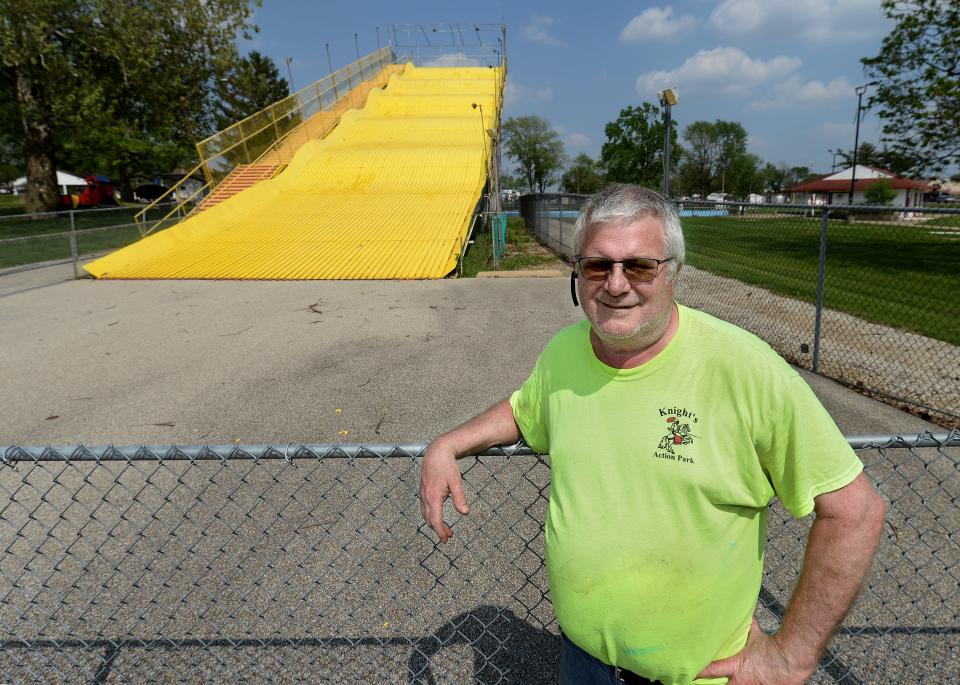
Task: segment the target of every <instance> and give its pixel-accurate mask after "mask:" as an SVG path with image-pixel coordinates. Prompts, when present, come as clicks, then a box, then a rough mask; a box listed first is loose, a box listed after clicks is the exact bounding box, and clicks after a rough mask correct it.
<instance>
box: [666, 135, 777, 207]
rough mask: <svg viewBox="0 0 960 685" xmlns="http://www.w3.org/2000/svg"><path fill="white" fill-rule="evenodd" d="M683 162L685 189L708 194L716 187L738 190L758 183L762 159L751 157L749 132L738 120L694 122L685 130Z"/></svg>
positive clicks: (682, 185)
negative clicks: (748, 141)
mask: <svg viewBox="0 0 960 685" xmlns="http://www.w3.org/2000/svg"><path fill="white" fill-rule="evenodd" d="M683 139H684V141H685V143H686V145H685V147H684V151H683V159H682V162H681V164H680V184H681V187H682V188H683V189H684V191H685V192H689V193H695V194H699V195H702V196H706V195H708V194H709V193H711V192H712V191H714V190H722V191H724V192H737V191H741V190H745V189H747V188H750V187H751V184H752V183H757V182H758V181H757V175H758V170H757V167H758V165H759V161H760V160H759V159H757V158H756V157H753V156H749V158H745V157H747V155H748V153H747V131H746V129H744V128H743V125H742V124H740V123H739V122H736V121H723V120H720V119H718V120H717V121H714V122H712V123H711V122H709V121H694V122H693V123H691V124H690V125H689V126H687V127H686V128H685V129H684V130H683Z"/></svg>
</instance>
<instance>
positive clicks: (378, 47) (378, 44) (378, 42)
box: [377, 26, 380, 50]
mask: <svg viewBox="0 0 960 685" xmlns="http://www.w3.org/2000/svg"><path fill="white" fill-rule="evenodd" d="M379 49H380V27H379V26H378V27H377V50H379Z"/></svg>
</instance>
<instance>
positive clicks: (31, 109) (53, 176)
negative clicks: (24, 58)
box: [16, 64, 60, 212]
mask: <svg viewBox="0 0 960 685" xmlns="http://www.w3.org/2000/svg"><path fill="white" fill-rule="evenodd" d="M27 69H28V67H26V66H25V65H22V64H21V65H20V66H18V67H17V68H16V73H17V108H18V109H19V111H20V122H21V123H22V125H23V135H24V138H23V141H24V142H23V152H24V156H25V157H26V160H27V190H26V194H25V196H24V207H25V209H26V211H27V212H49V211H53V210H56V209H59V208H60V190H59V187H58V185H57V162H56V157H55V155H54V146H53V136H52V134H51V132H50V115H49V111H48V109H47V107H46V102H45V101H44V98H43V95H42V94H41V93H40V92H39V86H38V84H37V82H36V81H35V80H34V79H32V78H31V77H30V74H29V73H28V71H27Z"/></svg>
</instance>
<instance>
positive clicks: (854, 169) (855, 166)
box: [849, 86, 866, 207]
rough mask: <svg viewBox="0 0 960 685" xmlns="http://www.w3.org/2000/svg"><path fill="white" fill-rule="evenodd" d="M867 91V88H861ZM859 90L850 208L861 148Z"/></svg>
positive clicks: (860, 93) (860, 92) (851, 171)
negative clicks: (858, 150) (859, 148)
mask: <svg viewBox="0 0 960 685" xmlns="http://www.w3.org/2000/svg"><path fill="white" fill-rule="evenodd" d="M860 88H863V89H864V90H866V86H860ZM860 88H857V127H856V129H855V130H856V132H855V133H854V134H853V166H852V167H851V168H850V202H849V204H850V206H851V207H852V206H853V191H854V185H856V182H857V148H858V147H859V146H860V102H861V101H862V100H863V90H860Z"/></svg>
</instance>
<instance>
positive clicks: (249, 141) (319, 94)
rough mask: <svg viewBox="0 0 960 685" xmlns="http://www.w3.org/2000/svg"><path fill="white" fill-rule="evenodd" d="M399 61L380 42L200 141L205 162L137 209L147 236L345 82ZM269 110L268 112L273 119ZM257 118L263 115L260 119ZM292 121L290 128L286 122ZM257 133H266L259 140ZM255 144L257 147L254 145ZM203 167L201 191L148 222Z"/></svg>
mask: <svg viewBox="0 0 960 685" xmlns="http://www.w3.org/2000/svg"><path fill="white" fill-rule="evenodd" d="M395 63H396V55H395V54H394V52H393V50H392V48H390V47H389V46H387V47H383V48H380V49H379V50H376V51H374V52H372V53H370V54H368V55H365V56H363V57H361V58H360V59H359V60H356V61H355V62H351V63H350V64H348V65H346V66H345V67H341V68H340V69H338V70H337V71H335V72H333V73H332V74H329V75H328V76H325V77H323V78H322V79H320V80H318V81H316V82H314V83H312V84H310V85H308V86H305V87H303V88H301V89H300V90H298V91H297V92H296V93H294V94H292V95H288V96H287V97H285V98H283V99H282V100H280V101H279V102H275V103H274V104H272V105H270V106H269V107H266V108H264V109H262V110H260V111H259V112H256V113H254V114H251V115H250V116H248V117H245V118H244V119H241V120H240V121H238V122H237V123H235V124H232V125H231V126H228V127H227V128H225V129H223V130H222V131H218V132H217V133H214V134H213V135H211V136H209V137H208V138H205V139H204V140H202V141H200V142H199V143H197V145H196V147H197V153H198V155H199V159H200V163H199V164H197V166H195V167H194V168H193V169H191V170H190V171H189V172H188V173H187V175H186V176H185V177H184V178H182V179H181V180H180V181H178V182H177V183H175V184H174V185H173V186H172V187H171V188H170V189H168V190H167V192H165V193H164V194H163V195H161V196H160V198H158V199H157V200H156V201H154V202H152V203H151V204H149V205H147V206H146V207H144V209H143V210H141V211H140V212H138V213H137V214H136V216H135V221H136V223H137V228H138V229H139V230H140V234H141V235H142V236H146V235H148V234H150V233H151V232H152V231H153V230H155V229H156V228H157V226H159V225H160V224H161V223H162V222H164V221H166V220H167V219H168V218H170V217H171V216H172V215H173V214H175V213H177V212H180V210H181V209H182V207H183V206H184V205H185V204H187V203H188V202H190V200H192V199H193V198H195V197H196V196H197V195H198V194H199V193H200V192H201V191H206V190H209V191H212V190H213V189H214V188H215V187H216V186H217V184H218V183H219V182H220V181H221V180H223V179H224V178H226V177H227V175H229V173H230V172H231V171H233V169H234V168H236V167H237V166H238V164H252V163H255V162H256V161H259V160H262V159H263V158H264V157H265V156H266V155H267V154H268V153H269V152H271V151H272V150H277V149H279V143H280V141H282V140H285V139H287V138H288V137H289V135H290V134H291V133H293V132H294V131H296V130H297V129H298V128H299V126H300V124H302V123H304V122H305V121H307V120H308V119H309V118H310V117H312V116H314V114H316V113H318V112H321V111H324V110H325V109H326V110H330V109H333V108H335V107H336V105H337V103H339V102H340V101H341V100H342V99H343V98H341V96H340V91H341V90H343V86H344V85H347V86H348V89H349V90H348V91H347V93H345V94H344V97H346V95H347V94H348V93H349V92H351V91H352V90H353V89H354V87H356V86H358V85H360V84H361V83H363V82H364V81H366V80H369V79H371V78H373V77H374V76H375V75H379V74H380V73H382V72H383V69H384V68H385V67H386V66H389V65H390V64H395ZM375 70H376V71H375ZM357 76H359V80H358V81H357V83H356V84H354V78H355V77H357ZM338 85H339V87H338ZM331 91H332V92H333V101H332V102H330V103H329V104H328V106H327V107H326V108H325V107H324V99H325V98H326V97H327V96H328V94H329V93H330V92H331ZM315 103H316V105H315ZM314 105H315V106H316V111H312V112H310V113H309V116H304V114H305V113H307V112H308V111H310V110H311V109H313V106H314ZM267 116H269V120H268V119H267ZM258 118H260V121H259V122H258ZM297 119H299V120H298V121H297V123H296V124H293V125H290V124H291V122H293V121H295V120H297ZM261 122H262V123H261ZM281 122H283V128H286V130H285V131H284V132H283V133H281V132H280V129H281ZM251 124H252V125H253V126H255V127H256V128H255V129H254V130H252V131H249V130H247V131H245V130H244V127H245V126H246V127H247V128H248V129H249V127H250V126H251ZM288 126H289V128H287V127H288ZM271 128H272V129H273V135H270V133H269V129H271ZM331 128H332V126H331ZM264 133H266V135H263V134H264ZM237 135H239V137H238V138H235V137H234V136H237ZM258 137H260V138H261V139H260V140H255V139H257V138H258ZM264 143H266V145H265V146H264V147H263V149H262V150H261V149H259V148H260V146H261V145H263V144H264ZM254 145H255V146H256V147H254ZM221 146H222V147H221ZM240 147H242V148H243V158H242V159H239V160H233V159H230V157H228V156H227V155H228V153H231V152H233V151H234V150H237V148H240ZM251 147H254V151H255V152H256V154H255V155H251V153H250V148H251ZM231 156H233V155H231ZM218 161H222V162H224V164H223V165H222V166H221V167H220V168H218V169H217V170H216V173H214V170H213V168H212V166H213V163H214V162H218ZM201 170H202V171H203V176H204V178H205V179H206V183H205V184H204V185H203V187H202V188H201V189H200V190H199V191H195V192H193V193H191V195H190V197H189V198H187V199H186V200H184V201H183V202H181V203H179V204H178V205H177V206H175V207H174V208H173V209H172V210H171V211H170V212H169V213H168V214H167V215H166V216H164V217H163V219H160V220H159V221H157V222H155V223H153V224H152V225H151V226H149V227H147V226H146V224H147V221H146V215H147V213H148V212H149V211H150V210H151V209H153V208H154V207H155V205H157V204H158V203H159V202H161V201H162V200H163V199H164V198H167V197H169V196H170V195H171V193H173V192H175V191H176V190H177V189H179V188H180V187H181V186H182V185H183V184H184V183H185V182H186V181H187V180H188V179H189V178H190V177H191V176H192V175H193V174H195V173H197V172H198V171H201ZM198 204H199V203H198ZM195 209H196V207H194V208H193V209H191V211H190V212H188V213H186V214H184V216H188V215H189V214H190V213H192V212H193V210H195Z"/></svg>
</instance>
